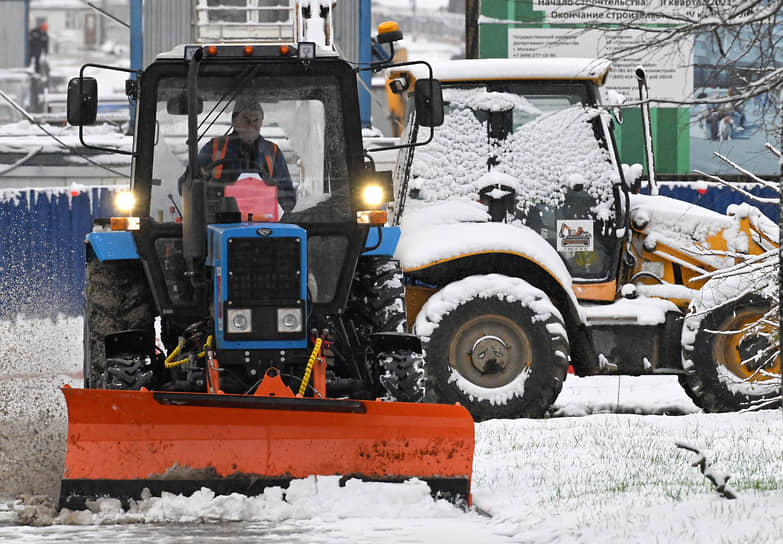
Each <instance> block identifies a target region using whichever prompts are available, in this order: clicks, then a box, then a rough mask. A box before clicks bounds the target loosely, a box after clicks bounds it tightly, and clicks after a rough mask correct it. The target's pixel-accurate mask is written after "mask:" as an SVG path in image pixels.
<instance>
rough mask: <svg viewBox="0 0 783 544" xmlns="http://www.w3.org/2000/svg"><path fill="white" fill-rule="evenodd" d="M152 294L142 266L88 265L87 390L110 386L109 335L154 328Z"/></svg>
mask: <svg viewBox="0 0 783 544" xmlns="http://www.w3.org/2000/svg"><path fill="white" fill-rule="evenodd" d="M152 304H153V301H152V293H151V291H150V289H149V286H148V285H147V278H146V276H145V275H144V270H143V269H142V266H141V263H139V262H127V261H105V262H100V261H98V260H97V259H96V260H92V261H89V262H88V263H87V268H86V274H85V288H84V387H85V388H86V389H105V388H107V387H109V385H110V384H109V377H108V373H107V368H108V367H107V361H106V345H105V337H106V335H107V334H111V333H115V332H119V331H124V330H129V329H141V330H149V331H152V330H153V329H154V319H155V316H154V312H153V306H152Z"/></svg>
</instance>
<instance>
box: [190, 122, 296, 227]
mask: <svg viewBox="0 0 783 544" xmlns="http://www.w3.org/2000/svg"><path fill="white" fill-rule="evenodd" d="M218 160H220V161H221V164H219V165H218V166H216V167H214V168H213V170H212V172H211V174H212V178H214V179H218V180H222V181H226V182H231V181H234V180H235V179H236V177H237V176H238V175H239V174H240V173H242V172H256V173H258V174H259V175H260V176H261V178H262V179H263V180H264V182H265V183H266V184H267V185H276V186H277V201H278V202H279V203H280V207H282V208H283V210H285V211H286V212H290V211H291V210H293V209H294V206H295V205H296V190H295V189H294V185H293V183H292V182H291V176H290V174H289V173H288V166H287V165H286V162H285V158H284V157H283V152H282V151H280V148H279V147H278V146H277V145H276V144H274V143H273V142H270V141H269V140H265V139H264V138H262V137H261V136H259V137H258V138H256V140H255V142H253V144H246V143H244V142H243V141H242V139H241V138H240V137H239V135H238V134H237V133H236V132H232V133H231V134H229V135H228V136H221V137H219V138H213V139H212V140H210V141H209V142H207V144H206V145H204V146H203V147H202V148H201V151H199V153H198V163H199V166H201V168H202V169H206V167H207V166H209V165H210V164H212V163H213V162H215V161H218ZM208 173H209V172H208ZM224 178H225V179H224Z"/></svg>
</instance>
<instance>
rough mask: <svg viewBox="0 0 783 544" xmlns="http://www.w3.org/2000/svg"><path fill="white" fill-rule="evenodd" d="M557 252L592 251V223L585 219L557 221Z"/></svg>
mask: <svg viewBox="0 0 783 544" xmlns="http://www.w3.org/2000/svg"><path fill="white" fill-rule="evenodd" d="M557 250H558V251H593V222H592V221H590V220H585V219H559V220H558V221H557Z"/></svg>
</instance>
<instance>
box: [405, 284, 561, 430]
mask: <svg viewBox="0 0 783 544" xmlns="http://www.w3.org/2000/svg"><path fill="white" fill-rule="evenodd" d="M416 333H417V335H419V336H420V337H421V339H422V343H423V346H424V359H425V365H424V368H425V372H426V375H427V379H426V390H427V393H426V400H428V401H430V402H442V403H455V402H459V403H460V404H462V405H463V406H465V407H466V408H467V409H468V410H469V411H470V413H471V414H472V415H473V418H474V419H475V420H476V421H482V420H486V419H491V418H518V417H542V416H543V415H544V413H545V412H546V410H547V408H549V406H550V405H551V404H552V403H553V402H554V401H555V399H556V398H557V395H558V394H559V393H560V390H561V389H562V387H563V381H564V380H565V377H566V372H567V370H568V351H569V345H568V338H567V335H566V329H565V325H564V322H563V318H562V317H561V315H560V312H559V311H558V310H557V308H556V307H555V306H554V305H553V304H552V302H551V301H550V300H549V298H548V297H547V296H546V294H544V292H543V291H541V290H539V289H537V288H535V287H533V286H532V285H530V284H529V283H527V282H526V281H524V280H521V279H519V278H511V277H508V276H502V275H499V274H490V275H487V276H471V277H468V278H465V279H463V280H460V281H457V282H454V283H451V284H449V285H447V286H446V287H445V288H443V289H441V290H440V291H438V292H437V293H435V294H434V295H433V296H432V297H430V299H429V300H428V301H427V302H426V303H425V304H424V306H423V307H422V309H421V311H420V312H419V315H418V317H417V319H416Z"/></svg>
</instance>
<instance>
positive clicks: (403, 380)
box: [378, 350, 424, 402]
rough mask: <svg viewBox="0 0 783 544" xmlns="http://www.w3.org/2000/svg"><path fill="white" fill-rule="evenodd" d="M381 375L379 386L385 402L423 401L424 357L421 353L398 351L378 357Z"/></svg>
mask: <svg viewBox="0 0 783 544" xmlns="http://www.w3.org/2000/svg"><path fill="white" fill-rule="evenodd" d="M378 361H379V362H380V365H381V368H382V369H383V374H381V377H380V380H381V385H382V386H383V388H384V389H385V390H386V392H387V396H386V400H391V401H397V402H421V401H422V400H424V357H422V355H421V353H415V352H412V351H406V350H400V351H398V352H389V353H381V354H379V355H378Z"/></svg>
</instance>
